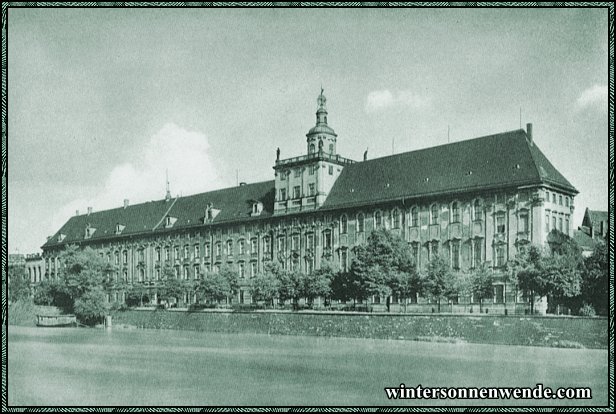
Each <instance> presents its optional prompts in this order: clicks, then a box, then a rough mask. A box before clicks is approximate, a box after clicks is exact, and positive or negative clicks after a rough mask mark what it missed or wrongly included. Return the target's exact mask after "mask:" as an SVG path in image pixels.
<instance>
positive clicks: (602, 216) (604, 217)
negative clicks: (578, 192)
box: [588, 210, 609, 230]
mask: <svg viewBox="0 0 616 414" xmlns="http://www.w3.org/2000/svg"><path fill="white" fill-rule="evenodd" d="M588 214H589V215H590V221H591V223H592V227H593V229H595V230H597V229H600V228H601V223H602V222H608V221H609V216H608V213H607V211H600V210H588Z"/></svg>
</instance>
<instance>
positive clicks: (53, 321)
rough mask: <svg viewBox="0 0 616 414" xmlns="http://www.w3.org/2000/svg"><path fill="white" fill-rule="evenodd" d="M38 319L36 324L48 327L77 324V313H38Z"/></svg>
mask: <svg viewBox="0 0 616 414" xmlns="http://www.w3.org/2000/svg"><path fill="white" fill-rule="evenodd" d="M36 319H37V321H36V326H42V327H46V328H59V327H65V326H77V317H76V316H75V315H36Z"/></svg>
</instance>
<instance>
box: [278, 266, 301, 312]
mask: <svg viewBox="0 0 616 414" xmlns="http://www.w3.org/2000/svg"><path fill="white" fill-rule="evenodd" d="M277 278H278V282H279V288H278V297H279V298H280V301H281V302H285V301H287V300H291V301H292V303H293V307H294V308H297V304H298V301H299V299H300V298H301V297H302V294H303V290H304V279H305V275H304V274H303V273H302V272H300V271H298V270H295V271H289V270H284V269H281V270H280V271H278V272H277Z"/></svg>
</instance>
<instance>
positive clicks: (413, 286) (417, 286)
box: [389, 269, 423, 312]
mask: <svg viewBox="0 0 616 414" xmlns="http://www.w3.org/2000/svg"><path fill="white" fill-rule="evenodd" d="M389 283H390V286H391V289H392V293H393V294H394V295H397V296H398V297H399V298H400V299H401V300H402V301H403V302H404V311H405V312H406V310H407V305H406V302H407V299H409V298H412V297H416V296H417V295H418V294H421V293H422V290H423V285H422V282H421V278H420V277H419V273H417V271H416V270H415V269H413V270H410V271H408V272H394V273H392V274H391V277H390V282H389Z"/></svg>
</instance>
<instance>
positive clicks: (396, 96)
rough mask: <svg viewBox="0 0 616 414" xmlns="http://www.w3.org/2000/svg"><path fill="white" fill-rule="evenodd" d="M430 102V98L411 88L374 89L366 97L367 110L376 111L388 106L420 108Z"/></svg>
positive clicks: (368, 111)
mask: <svg viewBox="0 0 616 414" xmlns="http://www.w3.org/2000/svg"><path fill="white" fill-rule="evenodd" d="M427 104H428V100H427V99H425V98H423V97H421V96H419V95H417V94H415V93H413V92H412V91H410V90H402V91H398V92H396V93H391V92H390V91H389V89H384V90H380V91H372V92H370V93H369V94H368V96H367V97H366V112H367V113H374V112H379V111H382V110H385V109H387V108H411V109H419V108H422V107H424V106H426V105H427Z"/></svg>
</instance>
